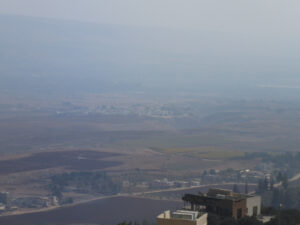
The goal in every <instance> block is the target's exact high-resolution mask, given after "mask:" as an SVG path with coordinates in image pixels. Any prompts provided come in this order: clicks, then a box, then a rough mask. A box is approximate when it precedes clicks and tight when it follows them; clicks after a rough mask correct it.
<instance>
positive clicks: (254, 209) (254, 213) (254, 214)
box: [253, 206, 258, 216]
mask: <svg viewBox="0 0 300 225" xmlns="http://www.w3.org/2000/svg"><path fill="white" fill-rule="evenodd" d="M257 211H258V210H257V206H254V207H253V216H257Z"/></svg>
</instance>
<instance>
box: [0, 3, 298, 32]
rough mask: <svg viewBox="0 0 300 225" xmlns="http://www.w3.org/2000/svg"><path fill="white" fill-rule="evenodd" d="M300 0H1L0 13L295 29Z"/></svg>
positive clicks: (148, 23) (149, 23)
mask: <svg viewBox="0 0 300 225" xmlns="http://www.w3.org/2000/svg"><path fill="white" fill-rule="evenodd" d="M299 11H300V1H299V0H226V1H225V0H205V1H203V0H105V1H103V0H0V13H5V14H20V15H30V16H38V17H51V18H64V19H75V20H80V21H93V22H101V23H112V24H126V25H139V26H163V27H176V28H188V29H189V28H193V29H195V28H197V29H218V30H219V29H226V30H234V29H241V30H252V29H255V30H257V29H258V30H265V29H269V30H271V31H276V30H278V29H282V30H288V31H290V32H294V31H295V29H296V30H298V22H299V20H300V14H299Z"/></svg>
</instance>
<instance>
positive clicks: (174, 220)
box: [157, 210, 207, 225]
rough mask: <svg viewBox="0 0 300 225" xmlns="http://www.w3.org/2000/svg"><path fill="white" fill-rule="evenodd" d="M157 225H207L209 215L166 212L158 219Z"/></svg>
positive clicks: (183, 211) (194, 212) (182, 211)
mask: <svg viewBox="0 0 300 225" xmlns="http://www.w3.org/2000/svg"><path fill="white" fill-rule="evenodd" d="M157 225H207V213H201V212H197V211H188V210H177V211H175V212H172V213H171V211H170V210H168V211H165V212H164V213H162V214H160V215H159V216H158V217H157Z"/></svg>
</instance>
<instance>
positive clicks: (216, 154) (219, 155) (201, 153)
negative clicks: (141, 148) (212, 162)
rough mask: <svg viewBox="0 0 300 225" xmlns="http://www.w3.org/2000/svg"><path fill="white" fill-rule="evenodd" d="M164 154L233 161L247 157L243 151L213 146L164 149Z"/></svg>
mask: <svg viewBox="0 0 300 225" xmlns="http://www.w3.org/2000/svg"><path fill="white" fill-rule="evenodd" d="M163 152H164V153H169V154H173V153H187V154H192V155H194V156H197V157H199V158H202V159H231V158H236V157H243V156H244V155H245V153H244V152H242V151H229V150H225V149H221V148H216V147H212V146H203V147H197V148H169V149H164V151H163Z"/></svg>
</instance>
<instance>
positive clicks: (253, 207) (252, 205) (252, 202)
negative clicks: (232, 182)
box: [246, 195, 261, 216]
mask: <svg viewBox="0 0 300 225" xmlns="http://www.w3.org/2000/svg"><path fill="white" fill-rule="evenodd" d="M246 214H247V216H259V215H260V214H261V197H260V196H257V195H256V196H249V197H248V198H247V200H246Z"/></svg>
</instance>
